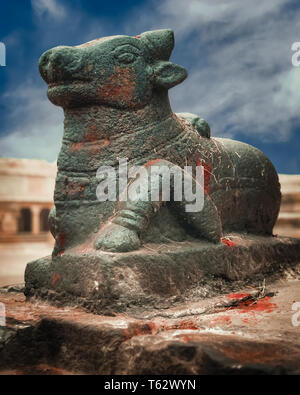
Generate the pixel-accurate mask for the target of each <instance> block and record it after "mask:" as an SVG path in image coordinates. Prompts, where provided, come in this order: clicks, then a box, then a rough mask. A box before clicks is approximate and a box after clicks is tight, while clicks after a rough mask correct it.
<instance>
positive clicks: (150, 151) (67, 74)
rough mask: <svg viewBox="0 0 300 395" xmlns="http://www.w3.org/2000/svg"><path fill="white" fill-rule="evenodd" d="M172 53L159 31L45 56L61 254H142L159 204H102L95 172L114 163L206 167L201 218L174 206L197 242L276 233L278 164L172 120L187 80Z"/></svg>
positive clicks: (196, 121) (169, 38) (169, 35)
mask: <svg viewBox="0 0 300 395" xmlns="http://www.w3.org/2000/svg"><path fill="white" fill-rule="evenodd" d="M173 47H174V36H173V32H172V31H171V30H158V31H151V32H146V33H143V34H141V35H139V36H135V37H128V36H111V37H104V38H101V39H97V40H94V41H91V42H88V43H86V44H83V45H79V46H77V47H67V46H61V47H57V48H54V49H51V50H49V51H47V52H46V53H44V54H43V56H42V57H41V59H40V64H39V67H40V72H41V75H42V77H43V79H44V80H45V81H46V82H47V83H48V85H49V89H48V97H49V99H50V100H51V101H52V103H54V104H56V105H58V106H61V107H63V109H64V113H65V130H64V137H63V143H62V148H61V152H60V154H59V158H58V174H57V180H56V188H55V198H54V200H55V206H56V210H55V211H53V212H52V213H51V217H50V222H51V228H52V232H53V234H54V236H55V239H56V247H55V254H59V253H61V252H63V251H65V250H66V249H67V248H68V247H72V246H74V245H76V244H80V243H83V242H86V241H87V240H88V239H90V240H91V241H93V243H94V245H95V248H97V249H102V250H107V251H119V252H124V251H130V250H135V249H138V248H139V246H140V238H141V237H142V235H143V233H145V231H146V230H147V226H148V225H149V223H151V218H152V217H153V216H154V215H155V213H156V212H157V211H158V210H160V207H161V205H162V202H155V203H154V202H149V203H142V202H133V201H131V202H130V201H129V202H126V203H125V202H124V203H121V204H120V203H118V204H117V205H116V203H115V202H99V201H98V200H97V197H96V188H97V185H98V183H99V181H98V180H97V178H96V171H97V169H98V168H99V167H100V166H108V165H109V166H114V167H116V166H117V165H118V158H127V160H128V164H129V166H131V165H145V166H146V167H151V166H152V164H155V166H160V165H168V164H176V165H178V166H180V167H181V168H182V167H183V166H184V165H186V164H188V165H190V166H196V165H197V164H198V165H199V164H201V165H202V166H204V168H205V203H204V208H203V210H202V211H201V212H199V213H197V214H195V213H191V214H188V213H186V212H185V210H184V209H182V206H179V205H178V204H177V205H176V204H175V203H173V204H172V202H171V203H170V204H169V206H170V207H173V208H174V207H175V210H173V211H172V212H173V214H175V215H176V216H177V217H178V219H179V222H180V223H181V224H182V226H183V228H185V229H186V230H187V233H192V234H193V235H194V236H195V237H199V238H206V239H208V240H210V241H212V242H219V241H220V239H221V236H222V232H230V231H241V232H253V233H260V234H266V235H271V234H272V229H273V226H274V223H275V221H276V218H277V215H278V210H279V206H280V186H279V183H278V177H277V173H276V171H275V169H274V167H273V165H272V164H271V162H270V161H269V160H268V159H267V158H266V157H265V156H264V155H263V154H262V153H261V152H260V151H259V150H257V149H256V148H253V147H251V146H249V145H247V144H244V143H240V142H237V141H233V140H229V139H221V138H210V131H209V127H208V125H207V124H206V122H205V121H204V120H202V119H200V118H198V117H197V116H193V115H192V114H174V113H173V112H172V110H171V108H170V104H169V98H168V90H169V89H170V88H172V87H173V86H175V85H177V84H179V83H181V82H182V81H183V80H184V79H185V78H186V76H187V72H186V70H185V69H184V68H183V67H181V66H178V65H175V64H173V63H171V62H169V58H170V55H171V52H172V49H173ZM154 160H155V161H154ZM120 192H121V191H120ZM161 215H162V217H161V220H162V221H163V218H164V215H163V213H162V214H161Z"/></svg>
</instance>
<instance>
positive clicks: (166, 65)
mask: <svg viewBox="0 0 300 395" xmlns="http://www.w3.org/2000/svg"><path fill="white" fill-rule="evenodd" d="M153 72H154V74H153V76H154V84H155V85H157V86H160V87H163V88H167V89H170V88H172V87H173V86H175V85H177V84H180V83H181V82H182V81H183V80H185V79H186V77H187V71H186V69H185V68H184V67H181V66H178V65H177V64H174V63H171V62H165V61H160V62H157V63H156V64H155V65H154V66H153Z"/></svg>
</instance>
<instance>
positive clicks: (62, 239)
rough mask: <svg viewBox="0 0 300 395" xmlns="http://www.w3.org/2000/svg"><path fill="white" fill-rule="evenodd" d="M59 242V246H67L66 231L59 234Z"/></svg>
mask: <svg viewBox="0 0 300 395" xmlns="http://www.w3.org/2000/svg"><path fill="white" fill-rule="evenodd" d="M57 244H58V247H59V248H60V249H62V248H63V247H64V246H65V244H66V234H65V232H62V233H60V234H59V236H58V240H57Z"/></svg>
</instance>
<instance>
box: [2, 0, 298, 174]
mask: <svg viewBox="0 0 300 395" xmlns="http://www.w3.org/2000/svg"><path fill="white" fill-rule="evenodd" d="M0 4H1V16H0V41H2V42H4V43H5V45H6V48H7V66H6V67H0V156H4V157H27V158H39V159H46V160H48V161H54V160H55V159H56V157H57V154H58V150H59V147H60V143H61V137H62V122H63V114H62V110H61V109H60V108H58V107H55V106H53V105H52V104H51V103H50V102H49V101H48V99H47V97H46V85H45V83H44V82H43V81H42V79H41V77H40V76H39V72H38V68H37V63H38V59H39V57H40V55H41V54H42V53H43V52H44V51H45V50H47V49H49V48H51V47H53V46H57V45H61V44H63V45H76V44H81V43H83V42H86V41H88V40H91V39H94V38H97V37H101V36H106V35H113V34H128V35H136V34H138V33H141V32H143V31H147V30H152V29H159V28H172V29H173V30H174V32H175V40H176V46H175V49H174V52H173V55H172V60H173V61H174V62H176V63H178V64H180V65H182V66H184V67H186V68H187V70H188V72H189V77H188V79H187V80H186V81H185V82H184V83H183V84H182V85H180V86H178V87H176V88H173V89H172V90H171V91H170V97H171V104H172V107H173V110H174V111H175V112H193V113H196V114H198V115H200V116H202V117H203V118H205V119H206V120H207V121H208V122H209V124H210V125H211V129H212V135H214V136H222V137H230V138H235V139H239V140H242V141H245V142H247V143H250V144H252V145H255V146H256V147H258V148H260V149H262V150H263V151H264V152H265V153H266V154H267V155H268V156H269V157H270V158H271V160H272V161H273V163H274V164H275V166H276V168H277V170H278V171H279V172H281V173H290V174H296V173H300V155H299V151H300V111H299V110H300V68H295V67H293V66H292V63H291V57H292V54H293V53H292V51H291V45H292V43H293V42H296V41H300V2H299V0H251V1H247V2H246V1H241V0H184V1H183V0H146V1H138V0H132V1H129V0H120V1H116V0H111V1H101V0H98V1H96V0H11V1H10V2H8V1H4V0H0Z"/></svg>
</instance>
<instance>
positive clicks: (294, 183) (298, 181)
mask: <svg viewBox="0 0 300 395" xmlns="http://www.w3.org/2000/svg"><path fill="white" fill-rule="evenodd" d="M279 180H280V184H281V193H282V203H281V209H280V214H279V218H278V221H277V224H276V226H275V228H274V234H278V235H282V236H289V237H299V238H300V175H287V174H280V175H279Z"/></svg>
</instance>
